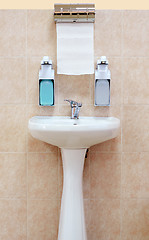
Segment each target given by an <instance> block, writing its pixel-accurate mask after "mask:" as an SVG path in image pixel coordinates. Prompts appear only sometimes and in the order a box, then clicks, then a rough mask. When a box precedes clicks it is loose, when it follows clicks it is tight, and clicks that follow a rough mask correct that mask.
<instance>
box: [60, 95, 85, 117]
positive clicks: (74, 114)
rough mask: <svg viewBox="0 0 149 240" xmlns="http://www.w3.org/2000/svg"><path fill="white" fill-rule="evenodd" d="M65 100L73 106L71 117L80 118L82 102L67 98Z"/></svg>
mask: <svg viewBox="0 0 149 240" xmlns="http://www.w3.org/2000/svg"><path fill="white" fill-rule="evenodd" d="M64 101H66V102H69V103H70V106H71V118H72V119H78V118H79V111H80V108H81V107H82V103H78V102H76V101H73V100H69V99H65V100H64Z"/></svg>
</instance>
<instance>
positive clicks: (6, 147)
mask: <svg viewBox="0 0 149 240" xmlns="http://www.w3.org/2000/svg"><path fill="white" fill-rule="evenodd" d="M148 19H149V11H110V10H105V11H100V10H97V11H96V23H95V63H96V60H97V59H98V58H99V57H100V56H101V55H106V56H107V57H108V60H109V67H110V70H111V75H112V80H111V106H110V107H94V105H93V104H94V100H93V98H94V87H93V86H94V76H91V75H88V76H85V75H84V76H80V77H79V76H62V75H59V76H57V75H56V76H55V96H56V98H55V101H56V104H55V106H54V107H45V108H40V107H38V90H37V84H38V71H39V67H40V61H41V59H42V57H43V56H44V55H49V56H50V58H51V59H52V60H53V63H54V68H55V70H56V29H55V24H54V22H53V11H52V10H51V11H48V10H28V11H26V10H0V126H1V128H0V239H1V240H35V239H36V240H57V229H58V214H59V207H60V198H61V192H62V163H61V156H60V151H59V149H58V148H57V147H54V146H50V145H48V144H46V143H43V142H40V141H37V140H35V139H33V138H32V137H31V135H30V134H29V132H28V129H27V123H28V119H29V118H30V117H31V116H34V115H69V114H70V107H69V105H68V104H67V103H65V102H64V101H63V100H64V98H72V99H75V100H79V101H81V102H82V103H83V108H82V109H81V111H80V114H81V115H86V116H115V117H118V118H120V119H121V130H120V133H119V136H118V138H116V139H113V140H110V141H108V142H105V143H102V144H99V145H96V146H93V147H91V149H90V151H89V154H88V158H87V160H86V162H85V170H84V202H85V213H86V224H87V231H88V240H148V239H149V21H148Z"/></svg>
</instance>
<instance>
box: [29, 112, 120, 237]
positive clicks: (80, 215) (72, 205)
mask: <svg viewBox="0 0 149 240" xmlns="http://www.w3.org/2000/svg"><path fill="white" fill-rule="evenodd" d="M119 127H120V120H119V119H117V118H114V117H107V118H100V117H81V118H80V119H70V117H45V116H35V117H32V118H31V119H30V120H29V130H30V133H31V134H32V136H33V137H34V138H37V139H39V140H41V141H44V142H47V143H49V144H53V145H56V146H58V147H60V148H61V152H62V161H63V173H64V180H63V194H62V201H61V214H60V223H59V233H58V240H87V235H86V227H85V217H84V205H83V191H82V176H83V167H84V159H85V153H86V149H87V148H89V147H90V146H92V145H95V144H97V143H101V142H104V141H107V140H110V139H112V138H115V137H116V136H117V135H118V130H119Z"/></svg>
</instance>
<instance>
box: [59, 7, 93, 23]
mask: <svg viewBox="0 0 149 240" xmlns="http://www.w3.org/2000/svg"><path fill="white" fill-rule="evenodd" d="M54 20H55V22H56V23H57V22H92V23H93V22H95V4H91V3H89V4H82V3H80V4H54Z"/></svg>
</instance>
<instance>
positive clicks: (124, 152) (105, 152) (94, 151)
mask: <svg viewBox="0 0 149 240" xmlns="http://www.w3.org/2000/svg"><path fill="white" fill-rule="evenodd" d="M27 153H28V154H54V153H57V151H56V152H53V151H51V152H50V151H49V152H29V151H26V152H0V154H27ZM90 153H99V154H100V153H101V154H127V153H149V151H138V152H137V151H121V152H119V151H117V152H112V151H98V150H90Z"/></svg>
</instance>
